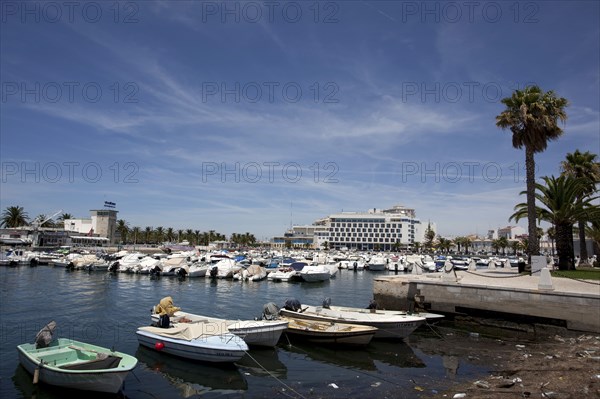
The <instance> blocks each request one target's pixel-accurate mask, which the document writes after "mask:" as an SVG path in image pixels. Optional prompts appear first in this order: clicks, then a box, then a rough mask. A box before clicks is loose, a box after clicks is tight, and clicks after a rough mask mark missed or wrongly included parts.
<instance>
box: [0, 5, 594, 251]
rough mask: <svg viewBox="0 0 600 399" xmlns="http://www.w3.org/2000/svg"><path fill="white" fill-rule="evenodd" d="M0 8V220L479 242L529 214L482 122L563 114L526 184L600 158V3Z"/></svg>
mask: <svg viewBox="0 0 600 399" xmlns="http://www.w3.org/2000/svg"><path fill="white" fill-rule="evenodd" d="M115 5H116V6H115ZM1 7H2V9H1V11H2V13H1V14H2V16H1V21H0V33H1V34H0V41H1V43H0V44H1V46H0V71H1V76H0V80H1V86H2V87H1V89H2V90H1V99H0V100H1V103H0V105H1V106H0V144H1V145H0V161H1V170H2V176H1V179H2V180H1V190H0V207H1V208H2V209H5V208H6V207H8V206H13V205H18V206H22V207H24V208H25V210H26V211H27V212H28V214H29V216H30V217H32V218H33V217H35V216H36V215H38V214H46V215H50V214H52V213H54V212H56V210H58V209H63V210H64V212H68V213H70V214H72V215H73V216H74V217H87V215H88V213H89V210H90V209H98V207H102V204H104V202H105V201H108V202H113V203H115V204H116V208H115V209H116V210H118V211H119V218H122V219H125V220H126V221H127V222H128V223H129V225H130V226H132V227H133V226H139V227H146V226H152V227H157V226H164V227H173V228H174V229H187V228H192V229H198V230H201V231H209V230H215V231H218V232H220V233H223V234H226V235H228V236H229V235H230V234H232V233H240V232H246V231H248V232H251V233H253V234H254V235H255V236H256V237H257V238H258V239H261V240H262V239H266V238H270V237H273V236H276V235H280V234H281V233H282V232H284V231H285V230H286V229H287V228H289V225H290V223H294V224H298V225H307V224H312V223H313V222H314V221H315V220H317V219H319V218H322V217H325V216H327V215H329V214H333V213H336V212H340V211H341V210H345V211H356V212H363V211H366V210H367V209H369V208H372V207H377V208H385V207H390V206H393V205H395V204H402V205H405V206H407V207H410V208H414V209H415V210H416V212H417V217H418V218H419V219H421V220H423V221H427V220H432V221H435V223H436V224H437V226H438V229H439V234H441V235H442V236H449V237H451V236H463V235H467V234H473V233H478V234H480V235H484V234H485V233H486V232H487V230H489V229H497V228H499V227H504V226H507V225H510V224H511V223H509V222H508V217H509V216H510V215H511V214H512V212H513V206H514V205H515V204H517V203H519V202H522V201H524V197H521V196H519V192H521V191H522V190H524V189H525V183H524V178H525V174H524V160H525V155H524V151H523V150H516V149H514V148H513V147H512V140H511V133H510V132H509V131H502V130H501V129H499V128H497V127H496V126H495V117H496V115H498V114H499V113H500V112H501V111H502V109H503V106H502V104H501V103H500V100H501V99H502V98H503V97H507V96H509V95H510V94H511V93H512V91H513V90H515V89H517V88H523V87H525V85H528V84H537V85H539V86H540V87H541V88H542V89H543V90H554V91H555V92H556V93H557V94H558V95H559V96H561V97H565V98H567V99H568V100H569V102H570V105H569V106H568V107H567V109H566V111H567V114H568V117H569V119H568V121H567V123H566V125H565V126H564V135H563V137H561V138H560V139H559V140H558V141H556V142H551V143H550V144H549V146H548V149H547V150H546V151H545V152H543V153H539V154H536V166H537V167H538V171H537V177H538V178H539V177H541V176H544V175H552V174H554V175H558V174H559V173H560V169H559V164H560V161H562V160H563V159H564V158H565V155H566V154H567V153H568V152H574V151H575V150H576V149H580V150H581V151H591V152H594V153H598V152H600V136H599V132H600V117H599V113H600V104H599V101H600V72H599V71H600V65H599V60H600V49H599V48H598V37H599V35H600V26H599V25H600V22H599V20H600V18H598V17H599V15H600V4H599V3H598V2H595V1H574V2H572V1H569V2H567V1H556V2H554V1H553V2H525V3H523V2H482V3H460V2H442V1H432V2H429V1H428V2H388V1H352V2H341V1H332V2H276V4H275V3H270V2H235V1H233V2H218V1H217V2H212V1H205V2H199V1H198V2H163V1H147V2H146V1H144V2H138V1H132V2H117V3H112V2H109V3H104V2H83V3H77V4H71V3H68V2H67V3H61V2H41V1H29V2H19V1H9V2H3V3H2V4H1ZM290 204H292V205H291V206H290ZM525 223H526V222H525V221H521V222H520V223H519V225H521V226H525Z"/></svg>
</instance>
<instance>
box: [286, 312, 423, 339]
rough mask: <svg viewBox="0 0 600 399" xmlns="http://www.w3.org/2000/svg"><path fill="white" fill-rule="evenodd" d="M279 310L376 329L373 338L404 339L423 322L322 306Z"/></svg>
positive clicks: (411, 317)
mask: <svg viewBox="0 0 600 399" xmlns="http://www.w3.org/2000/svg"><path fill="white" fill-rule="evenodd" d="M298 305H299V307H292V308H290V307H289V306H288V307H287V308H283V309H281V311H280V312H281V315H282V316H286V317H294V318H301V319H308V320H320V321H329V322H333V323H348V324H360V325H364V326H372V327H377V332H376V333H375V338H405V337H407V336H409V335H410V334H411V333H412V332H413V331H414V330H416V329H417V328H418V327H419V326H420V325H421V324H423V323H424V322H425V318H424V317H417V316H410V315H388V314H381V313H380V314H377V313H376V310H373V312H372V313H371V311H369V312H362V311H354V310H334V309H329V308H324V307H322V306H310V305H300V304H298Z"/></svg>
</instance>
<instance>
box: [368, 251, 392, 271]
mask: <svg viewBox="0 0 600 399" xmlns="http://www.w3.org/2000/svg"><path fill="white" fill-rule="evenodd" d="M387 263H388V261H387V259H385V258H384V257H383V256H379V255H377V256H373V257H371V259H369V262H368V264H367V268H368V269H369V270H371V271H382V270H385V267H386V265H387Z"/></svg>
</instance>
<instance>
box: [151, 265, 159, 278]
mask: <svg viewBox="0 0 600 399" xmlns="http://www.w3.org/2000/svg"><path fill="white" fill-rule="evenodd" d="M150 275H151V276H152V277H158V276H160V267H158V266H154V267H153V268H152V269H150Z"/></svg>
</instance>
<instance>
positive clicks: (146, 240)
mask: <svg viewBox="0 0 600 399" xmlns="http://www.w3.org/2000/svg"><path fill="white" fill-rule="evenodd" d="M152 230H153V229H152V227H150V226H146V228H145V229H144V244H150V242H151V241H152Z"/></svg>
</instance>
